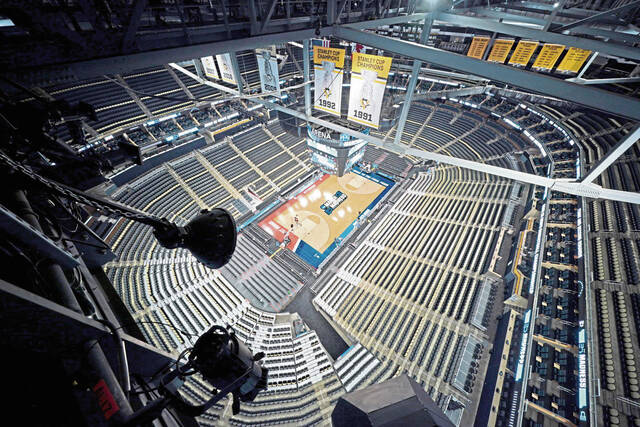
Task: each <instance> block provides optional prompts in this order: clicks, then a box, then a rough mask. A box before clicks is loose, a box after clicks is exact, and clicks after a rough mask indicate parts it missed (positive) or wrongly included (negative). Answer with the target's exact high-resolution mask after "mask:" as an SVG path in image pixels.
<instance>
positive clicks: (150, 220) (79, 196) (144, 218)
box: [0, 151, 163, 225]
mask: <svg viewBox="0 0 640 427" xmlns="http://www.w3.org/2000/svg"><path fill="white" fill-rule="evenodd" d="M0 161H1V162H2V163H4V164H6V165H7V166H9V168H11V169H12V170H14V171H15V172H19V173H21V174H23V175H25V176H27V177H28V178H30V179H31V180H33V181H35V182H37V183H39V184H41V185H43V186H44V187H46V188H48V189H50V190H52V191H53V192H54V193H56V194H58V195H60V196H62V197H65V198H67V199H70V200H73V201H74V202H77V203H80V204H82V205H85V206H91V207H93V208H95V209H97V210H100V211H104V212H106V213H109V214H112V215H116V216H122V217H125V218H128V219H131V220H134V221H138V222H142V223H145V224H149V225H157V224H159V223H161V222H163V220H161V219H160V218H158V217H155V216H153V215H148V214H145V213H143V212H136V210H135V209H134V208H131V207H129V206H124V205H120V206H119V204H117V203H115V202H112V201H109V200H103V199H101V198H99V197H95V196H90V195H88V194H86V193H84V192H82V191H81V190H77V189H75V188H73V187H69V186H66V185H64V184H60V183H58V182H55V181H51V180H49V179H47V178H45V177H42V176H40V175H38V174H37V173H35V172H34V171H32V170H31V169H29V168H27V167H25V166H23V165H21V164H20V163H18V162H16V161H15V160H13V159H11V158H10V157H9V156H7V155H6V154H5V153H4V152H2V151H0Z"/></svg>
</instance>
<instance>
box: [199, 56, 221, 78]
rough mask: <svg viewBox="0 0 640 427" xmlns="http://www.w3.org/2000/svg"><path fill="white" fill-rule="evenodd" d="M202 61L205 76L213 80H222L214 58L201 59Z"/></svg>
mask: <svg viewBox="0 0 640 427" xmlns="http://www.w3.org/2000/svg"><path fill="white" fill-rule="evenodd" d="M200 61H202V68H204V74H205V76H207V77H211V78H212V79H216V80H220V75H219V74H218V69H217V68H216V62H215V61H214V60H213V56H205V57H203V58H200Z"/></svg>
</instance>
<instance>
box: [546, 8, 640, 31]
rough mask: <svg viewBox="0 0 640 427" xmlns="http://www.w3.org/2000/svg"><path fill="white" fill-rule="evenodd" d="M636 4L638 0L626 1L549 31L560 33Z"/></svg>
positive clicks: (624, 10) (625, 9)
mask: <svg viewBox="0 0 640 427" xmlns="http://www.w3.org/2000/svg"><path fill="white" fill-rule="evenodd" d="M638 6H640V1H634V2H631V3H627V4H625V5H623V6H620V7H616V8H614V9H609V10H605V11H604V12H602V13H598V14H596V15H592V16H589V17H588V18H584V19H580V20H579V21H575V22H572V23H570V24H566V25H563V26H561V27H558V28H553V29H552V30H551V31H554V32H559V33H561V32H563V31H567V30H570V29H571V28H575V27H580V26H582V25H586V24H591V23H593V22H598V21H600V20H602V18H607V17H609V16H611V15H617V14H618V13H622V12H626V11H628V10H633V9H635V8H637V7H638Z"/></svg>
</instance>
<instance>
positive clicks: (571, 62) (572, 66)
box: [556, 47, 591, 73]
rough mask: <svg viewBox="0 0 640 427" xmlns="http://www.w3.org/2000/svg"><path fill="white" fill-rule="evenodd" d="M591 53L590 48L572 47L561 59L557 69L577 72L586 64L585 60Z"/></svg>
mask: <svg viewBox="0 0 640 427" xmlns="http://www.w3.org/2000/svg"><path fill="white" fill-rule="evenodd" d="M589 55H591V51H590V50H585V49H580V48H577V47H570V48H569V50H568V51H567V54H566V55H565V56H564V58H562V61H560V65H558V68H557V69H556V70H557V71H562V72H565V73H577V72H578V71H580V68H582V65H584V62H585V61H586V60H587V58H588V57H589Z"/></svg>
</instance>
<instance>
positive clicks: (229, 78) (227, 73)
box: [216, 53, 238, 85]
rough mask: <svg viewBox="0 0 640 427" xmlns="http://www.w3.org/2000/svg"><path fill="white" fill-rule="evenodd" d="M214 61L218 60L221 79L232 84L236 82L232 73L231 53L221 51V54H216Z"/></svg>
mask: <svg viewBox="0 0 640 427" xmlns="http://www.w3.org/2000/svg"><path fill="white" fill-rule="evenodd" d="M216 61H217V62H218V67H219V68H220V74H221V77H222V81H224V82H227V83H232V84H234V85H235V84H238V82H236V78H235V76H234V75H233V65H232V64H231V55H230V54H228V53H223V54H222V55H216Z"/></svg>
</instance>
